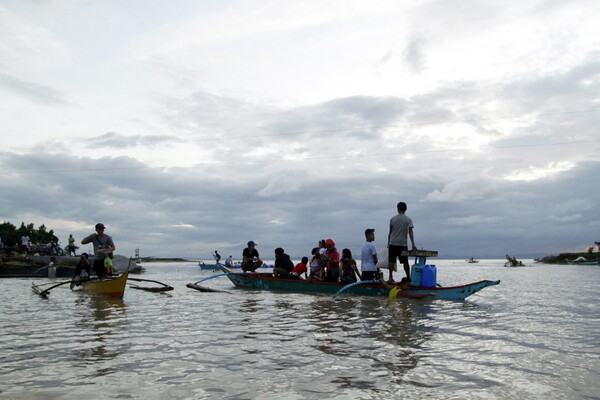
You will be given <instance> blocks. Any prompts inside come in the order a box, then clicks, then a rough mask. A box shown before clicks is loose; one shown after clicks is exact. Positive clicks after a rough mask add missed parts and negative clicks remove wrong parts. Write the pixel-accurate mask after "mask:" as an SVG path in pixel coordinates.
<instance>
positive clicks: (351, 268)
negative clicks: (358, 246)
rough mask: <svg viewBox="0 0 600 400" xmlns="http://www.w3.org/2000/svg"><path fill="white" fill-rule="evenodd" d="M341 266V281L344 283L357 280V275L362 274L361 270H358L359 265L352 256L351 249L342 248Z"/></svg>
mask: <svg viewBox="0 0 600 400" xmlns="http://www.w3.org/2000/svg"><path fill="white" fill-rule="evenodd" d="M340 268H341V270H342V276H341V277H340V282H342V283H353V282H356V281H357V279H356V277H357V276H360V272H358V267H357V266H356V261H355V260H354V259H353V258H352V252H351V251H350V249H344V250H342V259H341V260H340Z"/></svg>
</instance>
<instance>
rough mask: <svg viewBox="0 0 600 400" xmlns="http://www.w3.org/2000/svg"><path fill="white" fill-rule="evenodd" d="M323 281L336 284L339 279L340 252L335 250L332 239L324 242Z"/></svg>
mask: <svg viewBox="0 0 600 400" xmlns="http://www.w3.org/2000/svg"><path fill="white" fill-rule="evenodd" d="M324 258H325V270H326V276H325V281H327V282H337V281H338V280H339V279H340V252H339V251H337V249H336V248H335V242H334V241H333V239H327V240H325V254H324Z"/></svg>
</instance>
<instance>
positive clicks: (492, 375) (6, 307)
mask: <svg viewBox="0 0 600 400" xmlns="http://www.w3.org/2000/svg"><path fill="white" fill-rule="evenodd" d="M435 261H436V262H435V263H436V265H437V275H438V282H439V283H441V284H442V285H444V286H452V285H454V284H464V283H470V282H475V281H478V280H482V279H490V280H497V279H500V280H501V281H502V283H501V284H500V285H499V286H493V287H489V288H486V289H484V290H482V291H480V292H478V293H476V294H475V295H473V296H471V297H469V298H467V300H465V301H444V300H408V299H402V300H388V299H386V298H369V297H350V296H347V295H341V296H340V297H338V298H337V299H335V300H333V299H332V298H331V297H330V296H327V295H308V294H290V293H273V292H261V291H254V290H245V289H235V288H234V287H233V285H232V284H231V283H230V281H229V280H228V279H227V278H226V277H218V278H215V279H212V280H208V281H206V282H205V283H203V285H205V286H209V287H212V288H215V289H222V290H227V291H228V292H227V293H203V292H198V291H195V290H192V289H188V288H186V286H185V285H186V284H187V283H190V282H195V281H198V280H200V279H202V278H203V277H209V276H211V275H213V274H215V273H214V272H212V271H201V270H200V269H199V268H198V266H197V264H196V263H192V262H188V263H149V264H145V267H146V269H147V272H146V273H145V274H143V275H139V276H138V277H141V278H145V279H154V280H158V281H162V282H165V283H168V284H170V285H172V286H173V287H174V288H175V290H173V291H171V292H168V293H150V292H145V291H138V290H133V289H130V288H128V289H127V291H126V293H125V296H124V298H123V299H122V300H111V299H106V298H98V297H93V296H91V295H87V294H84V293H81V292H77V291H75V292H71V291H70V290H69V289H68V288H57V289H55V290H53V291H52V293H51V294H50V298H49V299H48V300H43V299H40V298H39V297H38V296H36V295H35V294H34V293H33V292H32V291H31V289H30V286H31V282H32V281H36V282H43V281H44V280H43V279H36V280H34V279H25V278H19V279H2V280H0V285H1V289H2V290H0V304H1V306H0V307H1V310H2V312H1V315H0V398H2V399H11V400H17V399H83V398H88V399H100V398H102V399H324V398H326V399H397V398H398V399H399V398H403V399H423V398H426V397H428V398H432V399H441V398H443V399H519V400H521V399H561V400H563V399H600V267H598V266H556V265H544V264H534V263H533V262H531V261H530V260H527V261H526V264H527V265H529V266H528V267H523V268H504V267H503V265H504V260H482V261H481V262H480V263H479V264H468V263H466V262H464V261H456V260H435Z"/></svg>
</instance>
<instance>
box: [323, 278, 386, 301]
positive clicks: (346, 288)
mask: <svg viewBox="0 0 600 400" xmlns="http://www.w3.org/2000/svg"><path fill="white" fill-rule="evenodd" d="M367 283H380V281H359V282H354V283H351V284H349V285H346V286H344V287H343V288H341V289H340V290H338V291H337V293H336V294H334V295H333V297H332V298H333V299H335V298H336V297H338V296H339V295H340V294H342V292H345V291H346V290H348V289H350V288H351V287H354V286H358V285H364V284H367Z"/></svg>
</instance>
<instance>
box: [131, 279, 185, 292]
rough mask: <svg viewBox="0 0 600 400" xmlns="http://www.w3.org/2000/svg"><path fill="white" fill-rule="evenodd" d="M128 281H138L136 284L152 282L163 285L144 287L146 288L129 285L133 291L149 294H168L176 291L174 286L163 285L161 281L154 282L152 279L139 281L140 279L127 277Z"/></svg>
mask: <svg viewBox="0 0 600 400" xmlns="http://www.w3.org/2000/svg"><path fill="white" fill-rule="evenodd" d="M127 280H128V281H136V282H152V283H158V284H159V285H162V287H144V286H138V285H132V284H129V287H130V288H132V289H137V290H145V291H147V292H168V291H170V290H173V289H174V288H173V286H170V285H167V284H166V283H162V282H159V281H153V280H152V279H139V278H130V277H127Z"/></svg>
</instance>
